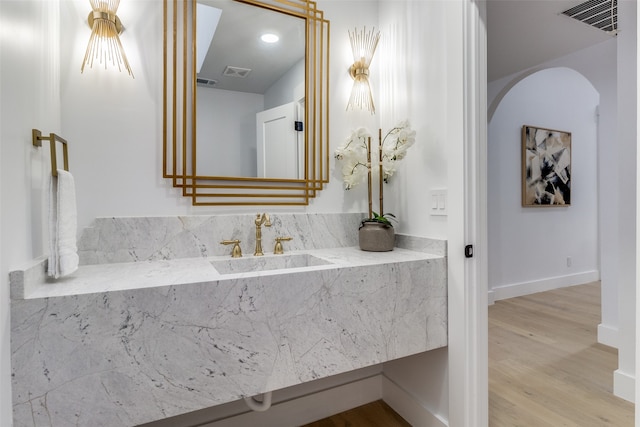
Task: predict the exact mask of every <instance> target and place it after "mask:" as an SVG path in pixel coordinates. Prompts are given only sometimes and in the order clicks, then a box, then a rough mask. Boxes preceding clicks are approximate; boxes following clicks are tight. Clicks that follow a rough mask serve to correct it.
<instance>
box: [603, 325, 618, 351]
mask: <svg viewBox="0 0 640 427" xmlns="http://www.w3.org/2000/svg"><path fill="white" fill-rule="evenodd" d="M598 342H599V343H600V344H604V345H608V346H609V347H613V348H618V328H614V327H612V326H608V325H604V324H602V323H600V324H599V325H598Z"/></svg>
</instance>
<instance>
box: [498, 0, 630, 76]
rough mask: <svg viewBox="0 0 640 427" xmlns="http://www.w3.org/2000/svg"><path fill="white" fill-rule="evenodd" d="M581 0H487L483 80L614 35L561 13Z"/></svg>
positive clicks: (557, 56) (570, 51)
mask: <svg viewBox="0 0 640 427" xmlns="http://www.w3.org/2000/svg"><path fill="white" fill-rule="evenodd" d="M583 1H584V0H487V23H486V24H487V68H488V69H487V80H488V81H490V82H491V81H494V80H496V79H499V78H501V77H505V76H508V75H510V74H513V73H516V72H518V71H522V70H525V69H527V68H530V67H533V66H536V65H540V64H542V63H544V62H547V61H550V60H552V59H556V58H559V57H561V56H564V55H567V54H569V53H572V52H575V51H578V50H581V49H584V48H586V47H589V46H592V45H595V44H598V43H601V42H604V41H606V40H609V39H610V38H611V37H614V36H612V35H609V34H608V33H606V32H604V31H602V30H599V29H597V28H594V27H592V26H590V25H587V24H584V23H582V22H579V21H577V20H575V19H572V18H569V17H568V16H565V15H562V12H563V11H565V10H567V9H569V8H571V7H573V6H576V5H578V4H580V3H582V2H583ZM621 30H624V29H621ZM594 59H595V58H594Z"/></svg>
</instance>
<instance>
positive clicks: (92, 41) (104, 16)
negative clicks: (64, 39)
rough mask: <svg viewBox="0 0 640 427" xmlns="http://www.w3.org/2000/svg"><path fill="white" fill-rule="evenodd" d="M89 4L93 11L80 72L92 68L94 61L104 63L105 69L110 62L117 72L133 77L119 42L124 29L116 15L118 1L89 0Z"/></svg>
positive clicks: (89, 19) (90, 14)
mask: <svg viewBox="0 0 640 427" xmlns="http://www.w3.org/2000/svg"><path fill="white" fill-rule="evenodd" d="M89 3H91V8H92V9H93V10H92V11H91V12H90V13H89V18H88V21H89V27H91V38H89V44H88V45H87V52H86V53H85V54H84V61H82V68H81V69H80V72H84V68H85V66H89V68H92V67H93V62H94V61H98V62H99V63H100V64H102V63H104V68H105V69H106V68H107V63H109V62H110V63H111V64H112V65H113V66H114V67H118V70H119V71H122V69H123V68H124V69H126V70H127V73H129V75H130V76H131V77H133V72H132V71H131V67H130V66H129V61H127V55H126V54H125V53H124V48H123V47H122V43H121V42H120V36H119V35H120V33H122V30H123V29H124V27H123V26H122V22H120V18H118V16H117V15H116V12H117V10H118V6H119V4H120V0H89Z"/></svg>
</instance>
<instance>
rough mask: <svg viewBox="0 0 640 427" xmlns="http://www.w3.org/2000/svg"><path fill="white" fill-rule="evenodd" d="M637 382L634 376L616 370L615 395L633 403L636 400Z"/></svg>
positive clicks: (614, 374)
mask: <svg viewBox="0 0 640 427" xmlns="http://www.w3.org/2000/svg"><path fill="white" fill-rule="evenodd" d="M635 392H636V380H635V378H634V377H633V375H632V374H628V373H626V372H622V371H621V370H620V369H616V370H615V371H614V372H613V394H614V395H616V396H618V397H620V398H622V399H624V400H628V401H629V402H631V403H633V402H634V400H635Z"/></svg>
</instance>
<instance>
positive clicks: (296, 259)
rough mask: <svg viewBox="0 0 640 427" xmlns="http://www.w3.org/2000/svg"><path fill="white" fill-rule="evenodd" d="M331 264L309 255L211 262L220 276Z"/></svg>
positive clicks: (268, 256)
mask: <svg viewBox="0 0 640 427" xmlns="http://www.w3.org/2000/svg"><path fill="white" fill-rule="evenodd" d="M327 264H331V262H329V261H326V260H324V259H322V258H318V257H315V256H313V255H309V254H291V255H288V254H285V255H266V256H259V257H250V258H228V259H223V260H215V261H211V265H213V267H214V268H215V269H216V270H217V271H218V273H220V274H234V273H249V272H258V271H267V270H285V269H290V268H302V267H313V266H318V265H327Z"/></svg>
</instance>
